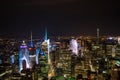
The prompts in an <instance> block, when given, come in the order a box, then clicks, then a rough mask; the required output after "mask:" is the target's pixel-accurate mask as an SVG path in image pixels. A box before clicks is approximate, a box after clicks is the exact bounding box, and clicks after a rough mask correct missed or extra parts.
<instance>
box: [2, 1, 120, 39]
mask: <svg viewBox="0 0 120 80" xmlns="http://www.w3.org/2000/svg"><path fill="white" fill-rule="evenodd" d="M119 10H120V6H119V3H118V2H117V1H114V0H97V1H96V0H56V1H54V0H51V1H50V0H40V1H37V0H34V1H27V0H20V1H19V0H18V1H15V0H13V1H5V2H3V3H1V21H2V23H1V24H0V26H1V27H0V28H1V29H0V36H11V37H18V38H19V37H29V35H30V31H31V30H32V31H33V35H34V36H35V37H39V36H43V35H44V31H45V28H47V29H48V35H49V36H57V35H58V36H60V35H61V36H62V35H77V34H78V35H79V34H80V35H94V36H95V35H96V29H97V28H100V34H101V35H115V36H116V35H120V31H119V29H120V28H119V27H120V23H119V22H120V14H119V13H120V11H119Z"/></svg>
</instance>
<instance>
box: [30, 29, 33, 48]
mask: <svg viewBox="0 0 120 80" xmlns="http://www.w3.org/2000/svg"><path fill="white" fill-rule="evenodd" d="M30 38H31V39H30V47H33V39H32V31H31V36H30Z"/></svg>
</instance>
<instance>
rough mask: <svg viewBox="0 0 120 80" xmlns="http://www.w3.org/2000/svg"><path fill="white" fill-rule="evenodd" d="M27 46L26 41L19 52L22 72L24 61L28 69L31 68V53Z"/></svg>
mask: <svg viewBox="0 0 120 80" xmlns="http://www.w3.org/2000/svg"><path fill="white" fill-rule="evenodd" d="M27 48H28V47H27V45H26V43H25V41H23V43H22V45H21V46H20V51H19V70H20V72H21V70H22V69H23V66H24V65H23V61H24V63H25V66H26V68H30V64H29V52H28V49H27Z"/></svg>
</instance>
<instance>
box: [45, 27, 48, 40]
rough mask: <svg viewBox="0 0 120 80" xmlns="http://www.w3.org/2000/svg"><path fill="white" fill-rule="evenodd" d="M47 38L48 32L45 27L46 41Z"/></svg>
mask: <svg viewBox="0 0 120 80" xmlns="http://www.w3.org/2000/svg"><path fill="white" fill-rule="evenodd" d="M47 38H48V33H47V28H45V39H44V41H45V40H47Z"/></svg>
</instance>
